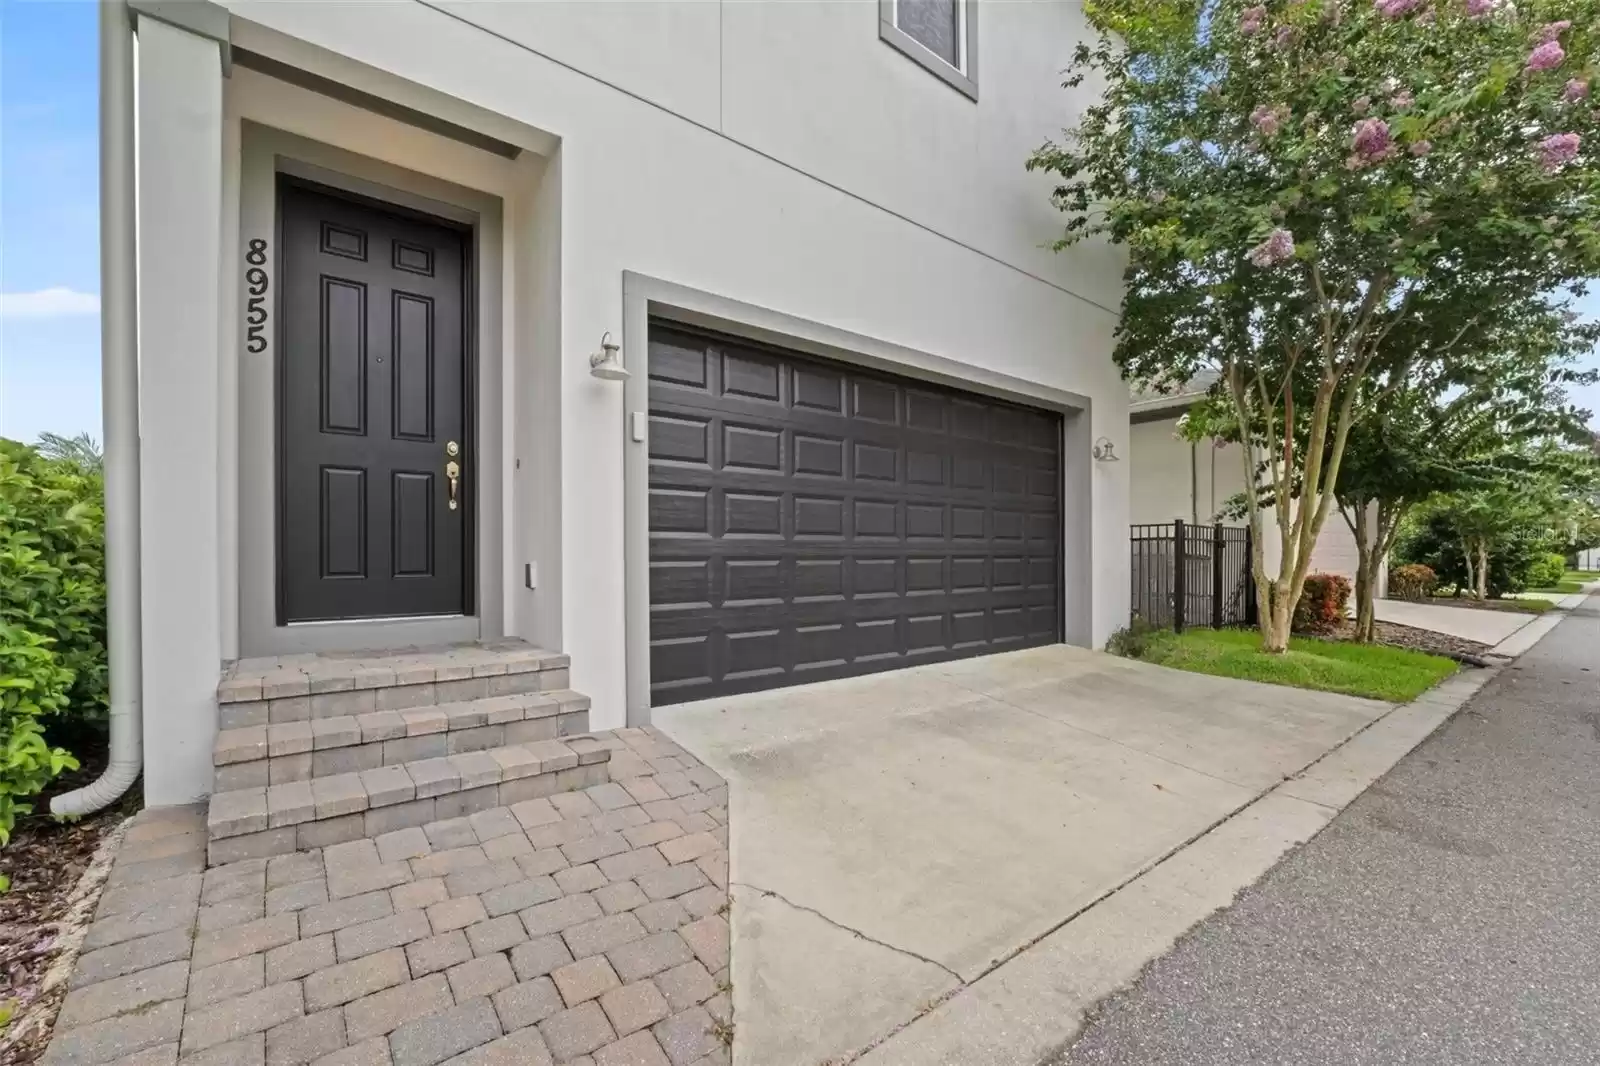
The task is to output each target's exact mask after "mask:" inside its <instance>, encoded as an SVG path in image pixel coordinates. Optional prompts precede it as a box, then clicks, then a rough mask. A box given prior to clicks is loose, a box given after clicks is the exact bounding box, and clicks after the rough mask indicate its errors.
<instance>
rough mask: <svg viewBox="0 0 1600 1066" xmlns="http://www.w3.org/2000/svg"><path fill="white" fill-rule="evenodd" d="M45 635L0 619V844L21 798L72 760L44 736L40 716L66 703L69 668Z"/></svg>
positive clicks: (23, 808)
mask: <svg viewBox="0 0 1600 1066" xmlns="http://www.w3.org/2000/svg"><path fill="white" fill-rule="evenodd" d="M50 643H51V642H50V638H48V637H44V636H41V635H39V634H38V633H33V632H30V631H28V630H26V629H24V628H22V627H21V626H16V625H10V624H8V623H5V622H0V845H4V844H5V843H6V842H7V841H8V840H10V839H11V827H12V826H13V825H14V824H16V820H17V815H19V814H27V813H28V812H29V811H31V810H32V809H33V808H32V806H31V805H30V804H28V803H27V802H26V799H27V797H29V796H32V795H34V794H35V793H37V792H38V791H39V790H40V789H42V788H44V786H45V785H47V784H49V783H50V779H51V778H53V777H55V776H56V774H59V773H60V772H61V771H62V770H71V769H76V768H77V766H78V762H77V760H76V759H74V758H73V757H72V756H71V755H69V754H67V753H66V752H65V751H63V750H62V749H60V748H52V747H51V746H50V745H49V744H48V743H46V742H45V739H44V725H43V723H42V722H41V721H40V719H41V717H43V716H44V715H46V714H51V713H54V712H56V711H59V710H61V709H62V708H63V707H64V706H66V703H67V691H68V686H70V685H71V684H72V671H71V670H68V669H67V668H66V667H64V666H62V665H60V663H59V662H58V661H57V658H56V656H55V654H54V653H53V652H52V651H51V650H50V647H49V645H50Z"/></svg>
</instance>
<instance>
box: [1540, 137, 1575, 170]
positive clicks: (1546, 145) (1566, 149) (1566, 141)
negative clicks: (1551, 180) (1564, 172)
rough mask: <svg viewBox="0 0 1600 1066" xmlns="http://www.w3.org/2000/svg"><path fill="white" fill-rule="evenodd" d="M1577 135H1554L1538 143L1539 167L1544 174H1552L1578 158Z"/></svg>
mask: <svg viewBox="0 0 1600 1066" xmlns="http://www.w3.org/2000/svg"><path fill="white" fill-rule="evenodd" d="M1579 143H1580V142H1579V139H1578V135H1577V134H1576V133H1556V134H1552V135H1551V136H1549V137H1546V138H1545V139H1544V140H1542V141H1540V142H1539V165H1540V166H1541V167H1543V168H1544V172H1545V173H1546V174H1554V173H1555V172H1556V171H1558V170H1560V169H1561V168H1562V167H1564V166H1566V165H1567V164H1568V163H1570V162H1572V161H1573V160H1574V159H1576V158H1577V157H1578V144H1579Z"/></svg>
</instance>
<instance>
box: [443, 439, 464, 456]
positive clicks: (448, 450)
mask: <svg viewBox="0 0 1600 1066" xmlns="http://www.w3.org/2000/svg"><path fill="white" fill-rule="evenodd" d="M444 453H445V454H446V455H448V456H450V458H452V459H454V458H455V457H456V456H458V455H460V454H461V445H459V444H457V443H456V442H455V441H450V442H449V443H448V444H446V445H445V446H444Z"/></svg>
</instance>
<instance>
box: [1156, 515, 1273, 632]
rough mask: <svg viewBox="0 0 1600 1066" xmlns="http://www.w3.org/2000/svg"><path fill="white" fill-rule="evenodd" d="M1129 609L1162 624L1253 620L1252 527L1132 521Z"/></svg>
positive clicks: (1177, 625)
mask: <svg viewBox="0 0 1600 1066" xmlns="http://www.w3.org/2000/svg"><path fill="white" fill-rule="evenodd" d="M1131 543H1132V549H1133V557H1132V563H1133V565H1132V571H1133V613H1134V615H1136V616H1137V617H1139V618H1142V619H1144V620H1145V621H1146V622H1149V623H1151V624H1153V625H1157V626H1160V627H1162V628H1163V629H1166V628H1171V629H1174V630H1177V631H1178V632H1180V633H1181V632H1183V629H1184V627H1185V626H1210V627H1212V628H1213V629H1221V628H1222V627H1223V626H1237V625H1254V624H1255V621H1256V596H1255V579H1254V577H1253V575H1252V573H1251V569H1250V551H1251V543H1250V530H1249V528H1248V527H1245V526H1225V525H1223V524H1222V523H1220V522H1219V523H1217V524H1216V525H1214V526H1197V525H1192V524H1190V523H1188V522H1184V521H1181V520H1180V521H1176V522H1165V523H1159V524H1154V525H1136V526H1133V527H1132V529H1131Z"/></svg>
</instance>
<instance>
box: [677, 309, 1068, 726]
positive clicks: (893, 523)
mask: <svg viewBox="0 0 1600 1066" xmlns="http://www.w3.org/2000/svg"><path fill="white" fill-rule="evenodd" d="M649 363H650V433H649V448H650V474H649V483H650V487H649V521H650V639H651V667H650V682H651V701H652V703H654V704H657V705H661V704H668V703H677V702H682V701H684V700H692V699H702V698H706V697H709V696H716V695H723V694H727V693H733V692H745V691H751V690H754V689H761V688H773V687H777V686H780V685H786V684H796V683H800V682H806V681H820V680H826V679H828V678H833V677H844V676H849V675H852V674H861V673H869V672H872V671H876V670H885V669H892V668H895V667H900V666H908V665H912V664H915V663H921V662H933V661H938V660H940V659H951V658H957V657H961V656H966V655H976V654H982V653H984V652H988V651H1000V650H1006V649H1010V648H1019V647H1027V646H1031V645H1036V644H1048V643H1054V642H1056V641H1058V640H1060V639H1061V586H1060V566H1059V565H1058V553H1059V551H1060V529H1061V525H1062V522H1061V499H1060V495H1061V491H1060V484H1061V469H1062V468H1061V419H1060V416H1059V415H1056V414H1054V413H1051V412H1047V411H1039V410H1034V409H1031V408H1026V407H1019V406H1016V405H1012V404H1007V403H1003V402H1000V401H997V400H991V399H988V398H987V397H982V396H977V395H974V394H969V393H963V392H959V391H957V390H953V389H945V388H940V387H938V386H934V385H928V384H925V383H922V382H916V381H911V380H909V379H904V378H897V377H892V376H889V375H885V374H877V373H872V372H867V371H861V370H857V369H855V368H852V367H847V366H844V365H842V364H834V363H828V362H824V361H821V360H816V359H812V358H810V357H806V356H801V355H798V354H795V353H791V352H783V351H778V350H774V349H770V348H766V347H764V346H757V345H751V344H747V343H745V342H741V341H737V340H733V339H730V338H724V337H719V336H717V335H714V334H703V333H700V332H698V331H694V330H690V329H686V328H684V327H681V326H678V325H675V324H667V323H664V322H653V323H652V324H651V327H650V359H649Z"/></svg>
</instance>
